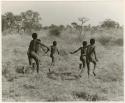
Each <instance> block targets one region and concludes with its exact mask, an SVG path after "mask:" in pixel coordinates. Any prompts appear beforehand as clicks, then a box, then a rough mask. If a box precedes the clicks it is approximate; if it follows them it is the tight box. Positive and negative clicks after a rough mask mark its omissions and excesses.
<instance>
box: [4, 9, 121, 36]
mask: <svg viewBox="0 0 125 103" xmlns="http://www.w3.org/2000/svg"><path fill="white" fill-rule="evenodd" d="M41 20H42V18H41V17H40V14H39V13H38V12H36V11H32V10H27V11H26V12H21V13H20V14H19V15H14V14H13V13H12V12H7V13H5V14H3V15H2V31H5V30H10V31H13V30H16V31H17V32H18V33H19V32H20V31H23V32H31V31H32V30H37V31H40V30H41V29H44V30H49V31H50V33H52V34H55V35H59V34H60V32H61V31H63V30H66V29H71V30H73V29H75V30H76V31H78V32H79V37H80V36H81V34H82V33H83V31H90V30H94V31H95V30H97V29H98V28H99V27H101V28H120V25H119V23H118V22H116V21H114V20H111V19H106V20H104V21H103V22H102V23H101V24H100V25H97V26H91V24H88V25H85V23H86V22H88V21H89V18H86V17H81V18H78V21H79V22H78V21H77V22H72V23H71V24H70V25H66V26H64V25H54V24H51V25H50V26H44V27H42V24H41Z"/></svg>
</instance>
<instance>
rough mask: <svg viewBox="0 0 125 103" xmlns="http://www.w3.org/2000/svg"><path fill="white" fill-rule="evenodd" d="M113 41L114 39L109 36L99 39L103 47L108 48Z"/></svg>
mask: <svg viewBox="0 0 125 103" xmlns="http://www.w3.org/2000/svg"><path fill="white" fill-rule="evenodd" d="M111 39H112V37H109V36H101V37H99V38H98V41H99V42H100V43H101V44H102V45H104V46H106V45H107V44H109V42H110V41H111Z"/></svg>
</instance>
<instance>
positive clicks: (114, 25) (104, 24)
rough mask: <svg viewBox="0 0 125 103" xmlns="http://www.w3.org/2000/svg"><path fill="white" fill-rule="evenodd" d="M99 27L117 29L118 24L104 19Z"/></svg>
mask: <svg viewBox="0 0 125 103" xmlns="http://www.w3.org/2000/svg"><path fill="white" fill-rule="evenodd" d="M101 27H103V28H104V27H106V28H117V27H119V23H117V22H115V21H113V20H111V19H106V20H104V21H103V22H102V23H101Z"/></svg>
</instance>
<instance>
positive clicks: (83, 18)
mask: <svg viewBox="0 0 125 103" xmlns="http://www.w3.org/2000/svg"><path fill="white" fill-rule="evenodd" d="M78 20H79V21H80V22H81V26H79V27H81V29H79V32H80V36H79V37H80V39H81V35H82V31H83V24H84V23H86V22H87V21H88V20H89V19H88V18H86V17H82V18H78ZM84 36H85V33H84V35H83V37H84Z"/></svg>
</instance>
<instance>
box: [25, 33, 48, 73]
mask: <svg viewBox="0 0 125 103" xmlns="http://www.w3.org/2000/svg"><path fill="white" fill-rule="evenodd" d="M32 38H33V40H31V42H30V45H29V48H28V52H27V55H28V59H29V65H30V66H32V67H33V68H34V64H33V63H32V60H33V59H34V60H35V62H36V65H37V73H39V53H38V51H39V47H40V46H41V47H46V48H47V50H49V48H48V47H47V46H45V45H44V44H42V43H41V41H40V40H39V39H37V33H33V34H32Z"/></svg>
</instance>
